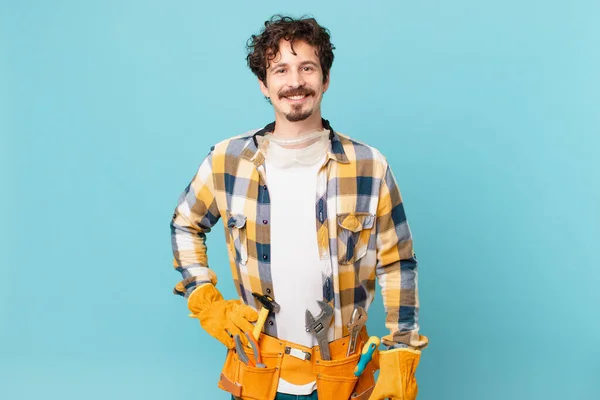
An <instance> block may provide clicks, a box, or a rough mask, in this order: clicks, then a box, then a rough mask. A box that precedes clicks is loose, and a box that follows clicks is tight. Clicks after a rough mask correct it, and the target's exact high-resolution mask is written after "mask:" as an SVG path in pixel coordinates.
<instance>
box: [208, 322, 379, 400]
mask: <svg viewBox="0 0 600 400" xmlns="http://www.w3.org/2000/svg"><path fill="white" fill-rule="evenodd" d="M349 339H350V337H349V336H346V337H343V338H341V339H337V340H335V341H333V342H331V343H329V352H330V355H331V360H322V359H321V357H320V353H319V347H318V346H315V347H312V348H311V347H305V346H301V345H298V344H296V343H292V342H287V341H285V340H280V339H278V338H275V337H272V336H268V335H265V334H264V333H261V334H260V337H259V340H258V345H259V348H260V353H261V357H262V362H263V363H264V364H265V365H266V368H256V367H252V366H250V365H246V364H245V363H243V362H242V361H240V358H239V357H238V354H237V351H236V350H235V349H230V350H228V352H227V358H226V360H225V365H224V366H223V370H222V371H221V379H220V380H219V387H220V388H221V389H223V390H225V391H227V392H229V393H231V394H232V395H233V396H234V397H237V398H240V399H242V400H273V399H275V395H276V394H277V386H278V384H279V378H283V379H284V380H286V381H287V382H290V383H292V384H295V385H304V384H307V383H310V382H314V381H316V382H317V393H318V396H319V400H348V399H352V400H367V399H368V398H369V396H370V394H371V392H372V391H373V387H374V386H375V377H374V375H373V374H374V373H375V371H376V370H377V369H378V368H379V366H376V365H375V362H373V361H371V362H369V363H368V364H367V367H366V368H365V371H364V372H363V374H362V375H361V376H360V377H356V376H354V368H355V367H356V365H357V364H358V360H359V358H360V354H361V349H362V347H363V344H364V343H366V342H367V340H368V339H369V336H368V335H367V330H366V328H365V327H363V329H362V330H361V332H360V334H359V337H358V342H357V344H356V350H355V352H354V353H353V354H351V355H350V356H349V357H346V351H347V349H348V342H349V341H350V340H349ZM247 351H248V352H250V353H251V350H250V349H247ZM375 359H376V358H375V357H374V360H375Z"/></svg>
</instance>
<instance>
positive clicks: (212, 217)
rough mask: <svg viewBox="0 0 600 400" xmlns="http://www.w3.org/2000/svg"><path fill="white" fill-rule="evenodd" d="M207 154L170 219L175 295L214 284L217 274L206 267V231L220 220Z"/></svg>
mask: <svg viewBox="0 0 600 400" xmlns="http://www.w3.org/2000/svg"><path fill="white" fill-rule="evenodd" d="M211 160H212V156H211V154H209V155H208V156H207V157H206V159H205V160H204V161H203V162H202V164H201V165H200V168H199V169H198V172H197V173H196V175H195V176H194V179H193V180H192V182H191V183H190V184H189V185H188V186H187V187H186V189H185V190H184V191H183V193H182V194H181V196H180V197H179V203H178V205H177V207H176V208H175V212H174V214H173V218H172V219H171V224H170V227H171V245H172V249H173V266H174V268H175V269H176V270H177V271H178V272H179V273H180V274H181V276H182V280H181V281H180V282H179V283H178V284H177V285H176V286H175V289H174V290H173V292H174V293H175V294H178V295H181V296H184V297H189V295H190V293H191V292H192V291H193V290H194V289H195V288H196V287H198V286H199V285H203V284H206V283H212V284H213V285H216V283H217V277H216V274H215V273H214V272H213V271H212V270H211V269H210V268H209V266H208V254H207V247H206V234H207V233H209V232H210V230H211V228H212V227H213V226H214V225H215V224H216V223H217V221H218V220H219V216H220V215H219V211H218V207H217V203H216V199H215V196H214V190H213V176H212V166H211Z"/></svg>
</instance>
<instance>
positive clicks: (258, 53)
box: [246, 14, 335, 85]
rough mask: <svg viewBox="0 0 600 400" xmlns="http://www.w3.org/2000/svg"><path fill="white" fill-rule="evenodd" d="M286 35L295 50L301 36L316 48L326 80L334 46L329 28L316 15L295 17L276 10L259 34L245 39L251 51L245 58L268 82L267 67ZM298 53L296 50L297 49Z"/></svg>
mask: <svg viewBox="0 0 600 400" xmlns="http://www.w3.org/2000/svg"><path fill="white" fill-rule="evenodd" d="M282 39H284V40H288V41H290V44H291V47H292V52H294V42H295V41H296V40H301V41H304V42H306V43H308V44H309V45H311V46H314V47H316V48H317V55H318V56H319V60H320V61H321V68H322V70H323V83H325V82H327V79H329V70H330V69H331V65H332V64H333V50H334V49H335V47H334V46H333V44H331V40H330V34H329V31H328V30H327V28H324V27H322V26H321V25H319V24H318V23H317V21H316V20H315V19H314V18H309V17H301V18H299V19H294V18H292V17H287V16H283V15H279V14H276V15H274V16H272V17H271V19H269V20H268V21H265V27H264V28H263V30H262V31H261V32H260V34H259V35H252V36H251V37H250V39H248V42H247V43H246V49H247V51H248V55H247V56H246V61H247V62H248V67H250V70H252V72H253V73H254V75H256V76H257V77H258V79H260V80H261V81H262V82H263V83H264V84H265V85H266V84H267V81H266V78H267V69H268V68H269V65H270V63H271V61H272V60H274V59H275V57H277V53H279V42H280V41H281V40H282ZM294 54H295V53H294Z"/></svg>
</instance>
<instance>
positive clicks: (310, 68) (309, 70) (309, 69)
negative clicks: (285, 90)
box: [303, 65, 315, 72]
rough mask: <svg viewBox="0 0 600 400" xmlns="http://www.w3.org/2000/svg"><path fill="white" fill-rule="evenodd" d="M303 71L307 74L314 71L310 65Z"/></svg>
mask: <svg viewBox="0 0 600 400" xmlns="http://www.w3.org/2000/svg"><path fill="white" fill-rule="evenodd" d="M303 69H304V71H307V72H311V71H314V70H315V69H314V67H312V66H310V65H307V66H305V67H304V68H303Z"/></svg>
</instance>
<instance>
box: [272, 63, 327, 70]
mask: <svg viewBox="0 0 600 400" xmlns="http://www.w3.org/2000/svg"><path fill="white" fill-rule="evenodd" d="M305 65H313V66H315V67H317V68H318V67H319V65H318V64H317V63H316V62H314V61H302V62H301V63H300V66H301V67H303V66H305ZM288 66H289V65H288V64H287V63H277V64H275V65H271V69H272V70H274V69H277V68H281V67H288Z"/></svg>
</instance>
